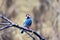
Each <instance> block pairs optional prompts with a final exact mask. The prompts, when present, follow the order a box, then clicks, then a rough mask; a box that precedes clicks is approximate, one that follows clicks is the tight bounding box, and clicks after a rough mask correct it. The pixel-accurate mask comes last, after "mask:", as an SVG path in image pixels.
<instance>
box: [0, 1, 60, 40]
mask: <svg viewBox="0 0 60 40" xmlns="http://www.w3.org/2000/svg"><path fill="white" fill-rule="evenodd" d="M6 1H7V0H0V12H2V13H3V15H4V16H6V17H7V18H9V19H10V20H11V21H13V22H15V23H17V24H19V25H21V26H23V20H24V19H25V14H26V13H29V14H30V15H31V17H32V19H33V24H32V29H34V30H35V31H36V32H38V33H39V34H41V35H42V36H43V37H44V38H45V39H46V40H59V39H60V35H59V34H60V32H59V31H60V27H59V26H60V25H59V24H58V23H59V21H58V19H57V18H58V17H59V15H57V11H56V10H59V9H60V5H59V4H60V0H48V1H49V2H50V4H47V5H46V4H44V7H45V10H44V11H41V10H40V9H41V8H40V7H41V6H40V4H41V0H13V3H12V4H11V5H10V7H7V5H6ZM43 1H46V0H43ZM57 1H58V2H57ZM1 4H2V5H1ZM48 8H49V9H48ZM35 13H36V14H35ZM57 21H58V23H57ZM0 40H31V38H28V35H27V34H26V33H24V34H21V33H20V30H19V29H17V28H8V29H5V30H3V31H0Z"/></svg>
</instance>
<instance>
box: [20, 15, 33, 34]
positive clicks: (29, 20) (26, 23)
mask: <svg viewBox="0 0 60 40" xmlns="http://www.w3.org/2000/svg"><path fill="white" fill-rule="evenodd" d="M31 25H32V18H31V17H30V15H29V14H26V18H25V20H24V22H23V27H25V28H27V29H30V27H31ZM24 31H25V30H24V29H23V30H22V31H21V33H24Z"/></svg>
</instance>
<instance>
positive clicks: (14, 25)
mask: <svg viewBox="0 0 60 40" xmlns="http://www.w3.org/2000/svg"><path fill="white" fill-rule="evenodd" d="M0 18H2V19H4V20H6V21H8V22H9V23H10V25H7V26H5V27H3V28H0V30H4V29H7V28H9V27H12V26H13V27H16V28H18V29H20V30H21V29H23V30H25V31H27V32H31V33H32V32H33V34H35V35H36V36H37V37H38V38H39V39H40V40H45V39H43V38H42V37H41V36H40V35H39V34H38V33H37V32H35V31H33V30H28V29H26V28H23V27H21V26H19V25H17V24H15V23H13V22H11V21H10V20H9V19H7V18H6V17H4V16H2V15H0ZM28 35H29V34H28ZM30 36H31V35H30Z"/></svg>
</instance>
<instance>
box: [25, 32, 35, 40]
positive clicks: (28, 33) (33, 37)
mask: <svg viewBox="0 0 60 40" xmlns="http://www.w3.org/2000/svg"><path fill="white" fill-rule="evenodd" d="M25 32H26V31H25ZM26 33H27V34H28V35H29V36H30V37H31V38H33V40H35V38H34V37H33V36H32V35H31V34H29V33H28V32H26Z"/></svg>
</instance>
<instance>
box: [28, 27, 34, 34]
mask: <svg viewBox="0 0 60 40" xmlns="http://www.w3.org/2000/svg"><path fill="white" fill-rule="evenodd" d="M27 29H28V30H32V28H31V27H27ZM31 35H33V30H32V33H31Z"/></svg>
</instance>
